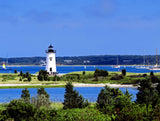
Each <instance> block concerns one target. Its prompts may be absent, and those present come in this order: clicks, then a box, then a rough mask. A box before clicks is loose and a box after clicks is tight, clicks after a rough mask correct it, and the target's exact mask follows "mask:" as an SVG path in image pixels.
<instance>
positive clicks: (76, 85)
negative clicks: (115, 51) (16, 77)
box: [0, 83, 136, 88]
mask: <svg viewBox="0 0 160 121" xmlns="http://www.w3.org/2000/svg"><path fill="white" fill-rule="evenodd" d="M38 85H42V84H0V87H1V86H38ZM50 85H54V86H56V85H64V84H50ZM105 85H108V86H110V87H118V88H120V87H135V88H136V86H133V85H129V84H128V85H124V84H123V85H122V84H108V83H107V84H84V83H73V86H74V87H104V86H105Z"/></svg>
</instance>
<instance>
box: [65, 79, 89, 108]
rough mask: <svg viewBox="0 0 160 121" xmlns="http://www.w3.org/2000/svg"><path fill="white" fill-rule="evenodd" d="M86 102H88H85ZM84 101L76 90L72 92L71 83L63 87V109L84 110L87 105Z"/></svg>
mask: <svg viewBox="0 0 160 121" xmlns="http://www.w3.org/2000/svg"><path fill="white" fill-rule="evenodd" d="M87 102H88V101H87ZM87 102H85V101H84V98H83V97H82V95H79V93H78V92H77V91H76V90H73V85H72V83H71V82H68V83H67V84H66V86H65V95H64V102H63V105H64V107H63V108H64V109H67V108H69V109H71V108H84V107H86V106H87V105H88V103H87Z"/></svg>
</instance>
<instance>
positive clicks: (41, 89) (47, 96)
mask: <svg viewBox="0 0 160 121" xmlns="http://www.w3.org/2000/svg"><path fill="white" fill-rule="evenodd" d="M37 94H38V96H40V95H45V97H46V98H49V94H48V93H47V92H46V91H45V89H44V88H43V87H42V88H39V89H38V91H37Z"/></svg>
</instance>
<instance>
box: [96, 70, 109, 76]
mask: <svg viewBox="0 0 160 121" xmlns="http://www.w3.org/2000/svg"><path fill="white" fill-rule="evenodd" d="M94 76H104V77H105V76H108V71H107V70H99V69H95V72H94Z"/></svg>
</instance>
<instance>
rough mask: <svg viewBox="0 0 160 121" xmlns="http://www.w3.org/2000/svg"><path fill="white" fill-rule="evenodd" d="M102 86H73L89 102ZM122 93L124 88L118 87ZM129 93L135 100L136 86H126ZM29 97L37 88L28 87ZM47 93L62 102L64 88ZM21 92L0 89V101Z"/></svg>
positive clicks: (33, 94) (12, 97)
mask: <svg viewBox="0 0 160 121" xmlns="http://www.w3.org/2000/svg"><path fill="white" fill-rule="evenodd" d="M102 88H103V87H75V88H74V89H76V90H77V91H78V92H79V94H81V95H82V96H83V97H84V98H87V99H88V100H89V101H90V102H96V100H97V97H98V94H99V93H100V91H101V89H102ZM119 89H120V90H121V91H122V92H123V93H124V92H125V91H126V88H119ZM127 89H128V91H129V93H130V94H132V95H133V99H132V101H135V100H136V93H137V92H138V90H137V88H127ZM28 90H29V92H30V95H31V97H33V96H36V95H37V89H35V88H29V89H28ZM45 90H46V91H47V93H48V94H49V95H50V100H51V101H53V102H63V100H64V93H65V88H46V89H45ZM21 94H22V89H0V103H2V102H4V103H7V102H9V101H11V100H13V99H19V98H20V97H21Z"/></svg>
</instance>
